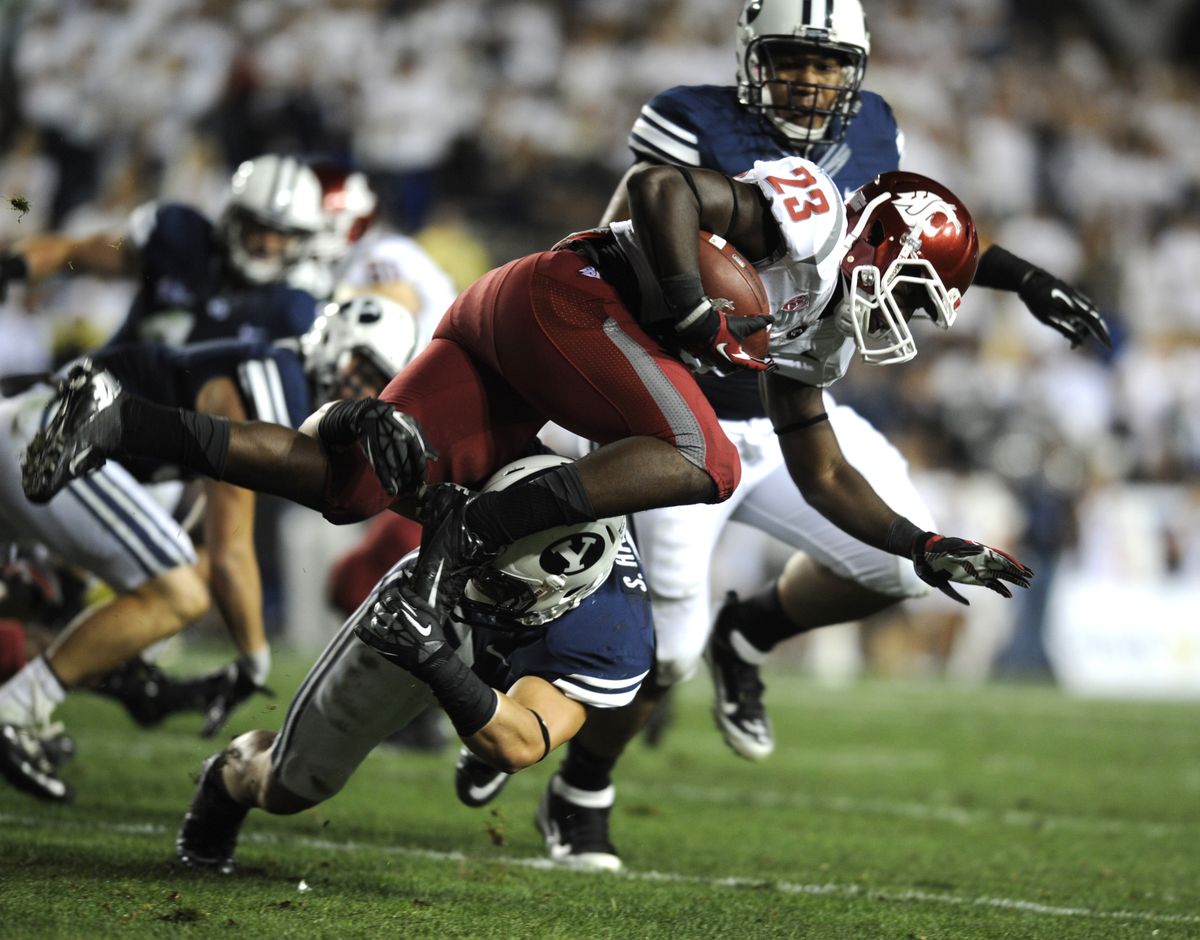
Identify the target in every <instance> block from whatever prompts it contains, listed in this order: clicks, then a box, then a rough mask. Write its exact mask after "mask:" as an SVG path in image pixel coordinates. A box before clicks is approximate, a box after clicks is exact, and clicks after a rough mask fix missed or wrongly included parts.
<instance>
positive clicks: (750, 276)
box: [700, 231, 771, 358]
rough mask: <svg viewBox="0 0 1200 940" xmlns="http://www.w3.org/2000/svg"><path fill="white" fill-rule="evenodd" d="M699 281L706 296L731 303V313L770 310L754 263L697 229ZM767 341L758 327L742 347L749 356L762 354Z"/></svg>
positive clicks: (756, 313)
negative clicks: (758, 330) (698, 233)
mask: <svg viewBox="0 0 1200 940" xmlns="http://www.w3.org/2000/svg"><path fill="white" fill-rule="evenodd" d="M700 283H701V284H703V285H704V292H705V293H706V294H708V296H709V297H711V298H717V297H722V298H724V299H725V300H728V301H729V302H730V303H732V304H733V310H731V311H728V312H729V313H731V314H732V315H734V316H739V317H756V316H759V315H761V314H769V313H770V312H771V302H770V300H768V299H767V289H766V288H765V287H764V286H763V282H762V280H761V279H760V278H759V276H758V272H757V271H755V270H754V265H752V264H751V263H750V262H749V261H747V260H746V259H745V258H743V257H742V255H741V252H739V251H738V250H737V249H736V248H734V247H733V245H731V244H729V242H727V241H726V240H725V239H724V238H722V237H721V236H720V235H713V234H712V233H711V232H704V231H702V232H700ZM769 344H770V337H769V336H768V334H767V331H766V330H762V331H761V332H759V333H756V334H754V335H753V337H752V338H751V339H748V340H747V341H746V343H745V349H746V352H748V353H750V355H752V356H758V357H760V358H765V357H766V355H767V347H768V345H769Z"/></svg>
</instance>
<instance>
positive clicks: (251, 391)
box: [173, 340, 312, 428]
mask: <svg viewBox="0 0 1200 940" xmlns="http://www.w3.org/2000/svg"><path fill="white" fill-rule="evenodd" d="M173 357H174V358H173V362H174V364H175V366H174V368H175V371H176V372H177V373H178V374H179V375H180V376H182V377H184V378H185V379H186V383H187V388H188V397H189V399H190V400H189V401H188V402H186V403H184V407H194V405H195V399H196V396H197V395H198V394H199V393H200V389H201V388H203V387H204V386H205V384H207V383H208V382H210V381H211V380H213V379H215V378H222V377H223V378H228V379H230V380H231V381H233V383H234V384H235V385H236V386H237V389H238V392H239V393H240V395H241V398H242V404H243V405H244V406H245V408H246V416H247V417H248V418H249V419H250V420H253V421H266V422H269V423H271V424H280V425H283V426H284V427H291V428H295V427H299V426H300V423H301V422H302V421H303V420H304V419H305V418H306V417H307V416H308V415H309V413H310V412H311V411H312V396H311V394H310V393H309V390H308V382H307V380H306V379H305V375H304V366H303V364H302V363H301V360H300V356H299V354H298V353H297V352H295V351H294V350H292V349H288V348H286V347H282V346H273V345H271V344H269V343H263V342H256V341H249V342H247V341H243V340H212V341H210V342H206V343H194V344H192V345H190V346H186V347H184V348H182V349H179V350H175V351H173Z"/></svg>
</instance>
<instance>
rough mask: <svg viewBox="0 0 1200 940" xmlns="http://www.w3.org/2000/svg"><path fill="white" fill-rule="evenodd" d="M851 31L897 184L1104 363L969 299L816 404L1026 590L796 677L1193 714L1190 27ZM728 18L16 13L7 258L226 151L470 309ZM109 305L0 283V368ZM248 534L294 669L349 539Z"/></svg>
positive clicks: (88, 334)
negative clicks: (978, 240)
mask: <svg viewBox="0 0 1200 940" xmlns="http://www.w3.org/2000/svg"><path fill="white" fill-rule="evenodd" d="M865 5H866V8H867V12H868V16H869V18H870V24H871V28H872V39H873V46H872V58H871V64H870V67H869V69H868V72H867V82H866V87H867V88H869V89H871V90H874V91H878V92H880V93H882V94H883V95H884V96H885V97H886V98H887V99H888V100H889V101H890V103H891V104H892V106H893V107H894V109H895V110H896V113H897V116H898V118H899V121H900V125H901V127H902V128H903V129H904V131H905V134H906V159H905V161H904V165H905V166H906V168H909V169H913V170H917V171H920V172H925V173H928V174H929V175H932V176H935V177H937V178H939V179H941V180H943V181H944V182H946V183H947V184H948V185H949V186H950V187H951V188H953V189H954V190H955V191H956V192H958V193H959V194H960V195H962V196H963V198H964V199H965V201H966V202H967V204H968V205H969V206H971V207H972V210H973V212H974V214H975V216H976V219H977V221H978V222H979V223H980V226H981V229H982V231H983V233H984V235H985V236H986V237H988V238H994V239H995V240H996V241H998V242H1000V243H1001V244H1004V245H1007V246H1009V247H1011V248H1013V250H1014V251H1016V252H1018V253H1019V254H1021V255H1022V256H1024V257H1027V258H1029V259H1031V260H1033V261H1035V262H1037V263H1039V264H1041V265H1042V266H1044V267H1046V268H1048V269H1049V270H1051V271H1054V272H1055V273H1057V274H1060V275H1061V276H1063V277H1064V278H1066V279H1068V280H1071V281H1072V282H1074V283H1076V284H1078V285H1079V286H1081V287H1082V288H1083V289H1084V290H1086V291H1087V292H1088V293H1089V294H1090V295H1091V296H1093V297H1094V298H1095V299H1096V301H1097V302H1098V304H1099V306H1100V307H1101V309H1102V311H1103V313H1104V315H1105V316H1106V318H1107V319H1108V322H1109V324H1110V326H1111V327H1112V329H1113V336H1114V349H1113V351H1112V352H1111V353H1106V352H1104V351H1103V350H1100V349H1099V348H1098V347H1095V348H1093V347H1091V346H1089V347H1086V348H1082V349H1079V350H1076V351H1070V350H1069V349H1068V347H1067V344H1066V342H1065V341H1064V340H1063V339H1062V338H1061V337H1059V336H1058V334H1056V333H1054V332H1053V331H1051V330H1048V329H1047V328H1045V327H1043V326H1041V325H1040V324H1038V323H1037V322H1036V321H1034V320H1033V319H1032V318H1031V317H1030V316H1029V315H1028V314H1027V313H1026V312H1025V311H1024V309H1023V308H1022V307H1021V305H1020V304H1019V302H1018V301H1017V300H1016V298H1015V297H1006V296H1001V295H997V294H995V293H993V292H987V291H973V292H971V293H970V294H969V295H968V297H967V301H966V305H965V307H964V311H963V316H961V317H960V319H959V321H958V323H957V324H956V326H955V329H954V331H953V333H952V334H950V335H948V336H942V335H934V334H932V333H929V332H926V333H924V334H918V342H919V343H921V344H922V350H923V352H922V354H921V355H920V356H919V357H918V359H917V360H916V361H915V362H914V363H912V364H910V365H907V366H905V367H904V368H902V369H896V370H891V369H869V368H867V367H864V366H859V367H857V368H855V369H853V370H851V374H850V377H849V378H848V379H847V380H846V381H845V382H844V383H841V384H840V385H839V387H838V393H839V397H840V398H841V399H843V400H846V401H851V402H853V403H854V404H855V405H856V406H857V407H859V408H860V410H862V412H863V413H864V414H866V415H868V416H869V417H870V418H871V419H872V420H874V421H875V422H876V423H877V424H878V425H879V426H880V427H882V428H884V429H885V430H887V431H888V433H889V434H890V435H891V436H892V437H893V439H894V440H896V442H897V443H898V444H900V445H901V447H902V449H903V450H904V451H905V453H906V455H907V456H908V457H909V459H910V461H912V463H913V464H914V466H915V467H917V468H918V470H917V478H918V480H919V481H920V484H921V486H922V487H923V489H924V490H925V492H926V493H927V495H928V496H929V498H930V501H931V505H932V506H933V508H934V510H935V512H936V514H937V515H938V517H939V518H940V519H941V520H942V521H943V525H944V527H945V528H946V529H947V530H952V531H954V532H961V533H964V534H970V535H972V536H978V537H980V538H983V539H984V540H986V541H988V542H990V543H992V544H997V545H1003V546H1006V547H1011V548H1013V549H1014V550H1015V552H1016V554H1018V556H1019V557H1021V558H1022V559H1023V560H1025V561H1027V562H1029V563H1030V564H1031V565H1032V566H1033V567H1034V568H1036V569H1037V570H1038V571H1039V576H1038V578H1037V580H1036V582H1035V585H1034V589H1033V590H1031V591H1030V592H1029V593H1028V594H1027V595H1023V596H1022V597H1021V598H1019V599H1018V600H1017V601H1016V602H1015V603H1012V602H1010V603H1006V602H1003V601H1001V600H999V599H998V598H992V597H990V596H989V597H976V598H975V600H974V603H973V604H972V606H971V608H969V610H966V611H962V610H959V609H958V608H956V607H953V605H950V604H949V603H948V602H944V601H943V599H942V598H940V597H937V598H931V599H928V600H927V601H922V602H920V603H916V604H910V605H908V607H907V610H906V611H905V613H904V614H903V615H902V616H900V617H893V618H891V619H889V620H888V621H886V622H879V623H874V624H870V625H867V627H866V628H865V629H863V630H862V631H861V632H858V631H855V630H853V629H841V628H837V629H832V630H829V631H823V632H822V634H820V635H819V639H817V640H815V641H810V642H809V643H806V644H798V645H797V647H796V648H795V649H794V650H793V655H792V659H793V660H794V661H795V662H796V663H798V664H800V665H803V666H804V667H806V668H810V669H812V670H815V671H816V672H818V673H819V674H822V675H825V676H829V677H839V676H847V675H852V674H854V673H856V672H857V671H858V670H860V669H862V668H868V669H871V670H874V671H876V672H882V673H885V674H901V675H914V674H916V675H921V674H939V673H942V672H946V673H948V674H950V675H951V676H955V677H959V678H982V677H985V676H989V675H997V674H1006V673H1022V674H1029V673H1032V674H1047V673H1048V672H1049V671H1050V670H1051V669H1053V671H1054V673H1055V674H1056V675H1057V677H1058V678H1059V679H1060V681H1063V682H1065V683H1067V684H1069V685H1071V686H1072V687H1075V688H1079V689H1082V690H1086V691H1108V692H1113V691H1116V692H1120V693H1122V694H1139V695H1141V694H1188V695H1200V617H1197V616H1196V614H1197V611H1200V587H1197V585H1200V578H1198V577H1197V574H1200V525H1198V524H1197V523H1198V522H1200V489H1198V487H1197V484H1196V482H1195V476H1196V474H1195V471H1196V468H1197V465H1198V463H1200V344H1198V342H1197V341H1198V340H1200V216H1198V215H1197V210H1198V209H1200V106H1198V105H1197V101H1198V100H1200V94H1198V88H1197V76H1196V74H1195V71H1194V66H1192V65H1190V64H1189V63H1193V62H1194V61H1195V59H1196V53H1197V51H1198V50H1197V48H1196V47H1197V45H1198V44H1200V8H1198V5H1197V4H1195V3H1188V2H1185V0H1157V2H1156V3H1153V4H1147V3H1136V4H1135V3H1133V2H1131V0H1094V2H1090V3H1088V2H1061V3H1055V4H1038V3H1034V2H1030V0H1011V2H1008V0H906V2H901V0H896V2H882V0H876V2H872V0H867V2H866V4H865ZM738 6H739V4H737V3H736V2H733V0H689V2H683V0H676V2H658V0H596V2H566V0H562V2H538V0H521V2H492V3H482V2H471V0H449V2H446V0H441V2H407V3H406V2H391V3H385V2H382V0H379V2H364V0H357V2H356V0H336V2H320V3H318V2H300V0H295V2H269V0H244V2H229V0H141V2H135V0H124V2H122V0H98V2H64V0H31V2H11V0H10V2H7V3H3V4H0V28H2V30H3V31H2V33H0V147H2V150H0V154H2V155H0V194H2V195H3V196H4V204H3V205H2V206H0V209H2V211H0V244H7V243H9V242H11V241H12V240H15V239H18V238H20V237H21V236H22V235H24V234H27V233H31V232H37V231H40V230H45V229H62V230H66V231H69V232H73V233H84V232H88V231H95V230H97V229H101V228H113V229H115V228H118V227H119V226H120V225H122V224H123V222H124V219H125V217H126V215H127V213H128V212H129V210H131V209H132V208H133V207H134V206H136V205H137V204H138V203H140V202H141V201H143V200H145V199H148V198H168V199H178V200H182V201H186V202H189V203H193V204H195V205H197V206H198V207H200V208H201V209H203V210H205V211H207V212H209V213H210V214H213V215H215V214H217V213H218V212H219V210H220V207H221V204H222V200H223V198H224V192H225V188H226V185H227V182H228V177H229V174H230V172H231V171H232V168H233V167H234V166H235V165H236V164H237V163H238V162H239V161H240V160H242V159H244V158H246V157H250V156H253V155H256V154H258V153H261V152H265V151H283V152H296V153H318V152H319V153H328V154H334V155H339V156H347V157H351V158H353V159H354V160H355V161H356V162H357V164H358V165H359V166H361V167H362V168H363V169H365V170H366V171H368V172H369V173H370V174H371V176H372V179H373V181H374V183H375V185H376V186H377V188H378V189H379V191H380V192H381V193H382V194H383V196H384V200H385V206H386V219H387V221H388V222H389V223H390V224H392V225H394V226H396V227H397V228H399V229H401V230H403V231H405V232H409V233H412V234H415V235H417V236H418V237H419V238H420V239H421V241H422V243H423V244H424V245H425V246H426V247H427V248H428V249H429V250H430V251H431V252H432V253H433V254H434V255H435V257H437V258H438V259H439V260H440V261H441V262H442V263H443V264H444V265H445V266H446V267H447V269H448V270H449V271H451V273H452V274H453V275H454V276H455V278H456V280H458V282H459V283H460V284H462V283H465V282H466V281H468V280H469V279H470V278H471V277H472V276H474V275H475V274H477V273H479V272H480V271H482V270H484V269H486V267H488V266H490V265H491V264H493V263H498V262H501V261H504V260H507V259H508V258H511V257H513V256H516V255H517V254H520V253H523V252H525V251H527V250H531V249H536V248H539V247H544V246H546V245H549V244H551V243H552V242H554V241H555V240H557V238H558V237H559V236H561V235H562V234H564V233H566V232H568V231H571V230H574V229H579V228H585V227H588V226H590V225H592V224H594V223H595V221H596V220H597V219H598V218H599V216H600V214H601V212H602V210H603V207H604V205H605V202H606V201H607V198H608V195H609V193H610V192H611V189H612V187H613V184H614V183H615V182H616V180H617V179H618V178H619V176H620V174H621V172H622V171H623V170H624V169H625V167H626V166H627V165H628V163H629V160H630V157H629V153H628V150H627V148H626V146H625V135H626V133H627V131H628V128H629V126H630V124H631V123H632V120H633V118H634V116H635V115H636V113H637V110H638V108H639V107H640V105H641V104H642V103H643V102H644V101H645V100H646V99H647V98H648V97H649V96H650V95H651V94H653V93H654V92H656V91H658V90H661V89H662V88H665V87H667V86H670V85H673V84H680V83H705V82H709V83H728V82H731V81H732V80H733V64H734V60H733V24H734V20H735V18H736V14H737V10H738ZM18 196H19V197H22V198H23V199H25V200H27V202H28V211H24V210H23V209H22V208H18V206H17V205H14V204H12V203H10V201H9V200H10V199H12V198H13V197H18ZM128 299H129V287H128V285H119V284H106V283H101V282H96V281H89V280H86V279H82V278H73V279H68V280H64V281H63V282H61V283H55V284H51V285H49V286H47V287H45V288H41V289H38V290H36V291H32V290H31V291H22V290H19V289H18V290H14V291H12V292H10V295H9V299H8V302H7V304H6V305H4V306H3V307H2V308H0V373H3V372H28V371H32V370H35V369H38V368H43V367H45V366H48V365H50V364H51V363H52V362H55V361H60V360H61V359H62V358H64V357H66V356H69V355H71V354H72V353H73V352H75V351H78V350H79V349H81V348H87V347H89V346H90V345H93V344H95V343H98V342H100V341H101V340H102V339H103V338H104V336H105V335H106V332H107V331H108V330H110V329H112V328H113V327H114V326H115V324H116V323H117V322H119V320H120V318H121V316H122V314H123V312H124V309H125V305H126V304H127V302H128ZM264 516H265V521H264V524H263V532H262V535H261V540H262V542H263V547H264V549H265V552H266V555H267V562H268V564H269V565H270V567H271V572H272V574H271V584H272V591H271V594H270V605H271V607H270V619H271V622H272V625H273V629H274V631H275V634H276V636H277V639H278V640H279V641H280V642H287V641H291V642H292V643H295V644H301V645H312V644H313V643H316V642H319V638H320V636H322V635H324V634H326V633H327V631H328V630H329V629H330V628H331V626H332V615H330V616H329V617H325V616H322V615H320V614H318V613H316V612H317V611H320V609H321V608H320V604H319V603H318V601H319V579H317V578H314V577H313V576H312V572H313V571H314V569H318V570H319V568H320V566H321V565H323V564H324V561H325V560H326V559H327V558H328V556H329V555H330V554H331V553H332V552H333V551H334V550H335V549H336V547H337V546H339V545H343V544H346V543H347V542H348V541H349V539H350V537H351V533H347V532H345V531H342V532H335V531H333V530H331V529H329V528H328V527H326V526H323V525H322V524H321V523H320V522H319V520H316V519H315V517H313V516H311V515H310V514H306V513H302V512H300V511H298V510H292V509H290V508H285V507H278V506H277V507H275V509H274V511H272V512H269V513H266V514H264ZM298 533H303V538H298V537H297V534H298ZM746 539H747V535H746V533H744V532H742V533H738V532H731V534H730V540H729V543H728V544H727V545H726V546H725V550H724V551H723V552H722V554H721V555H720V556H719V557H718V559H717V562H716V567H717V570H718V572H719V575H720V577H719V582H718V583H717V584H716V587H717V588H718V589H720V588H722V587H725V586H734V587H751V586H754V585H755V584H756V583H757V582H758V581H759V580H761V579H762V578H763V577H764V576H765V573H766V572H768V571H769V570H770V569H771V567H772V565H774V564H777V563H778V562H779V560H780V559H781V558H782V555H781V554H780V552H779V550H778V548H777V547H775V546H772V545H770V544H761V543H758V542H748V541H746ZM285 545H286V546H288V547H287V548H286V550H285V549H284V548H283V546H285ZM297 546H306V548H305V549H304V550H301V549H298V548H297ZM308 546H312V547H311V548H307V547H308ZM976 593H977V594H978V593H979V592H976ZM1043 641H1044V642H1043ZM1047 651H1048V652H1049V657H1050V660H1052V662H1048V661H1047V658H1046V652H1047Z"/></svg>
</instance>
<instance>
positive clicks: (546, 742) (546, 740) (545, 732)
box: [529, 708, 550, 764]
mask: <svg viewBox="0 0 1200 940" xmlns="http://www.w3.org/2000/svg"><path fill="white" fill-rule="evenodd" d="M529 713H530V714H531V715H533V717H534V718H536V719H537V723H538V727H539V728H540V729H541V731H542V745H543V747H544V748H545V749H544V750H543V751H542V756H541V757H539V758H538V759H537V762H538V763H539V764H540V763H541V762H542V761H544V760H545V759H546V756H547V755H548V754H549V753H550V729H549V728H547V727H546V722H544V721H542V716H541V715H539V714H538V713H537V712H535V711H534V710H533V709H532V708H531V709H529Z"/></svg>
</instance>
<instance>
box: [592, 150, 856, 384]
mask: <svg viewBox="0 0 1200 940" xmlns="http://www.w3.org/2000/svg"><path fill="white" fill-rule="evenodd" d="M737 178H738V179H739V180H741V181H743V182H745V183H750V184H757V186H758V187H759V189H760V190H762V193H763V195H764V196H765V197H766V199H767V201H768V202H769V203H770V207H771V214H772V216H773V217H774V219H775V221H776V222H777V223H778V225H779V228H780V231H781V232H782V233H783V238H784V251H783V253H782V254H781V255H780V256H779V257H777V258H772V259H770V260H768V261H762V262H759V263H758V264H756V265H755V266H754V268H755V270H756V271H757V272H758V276H759V278H761V279H762V282H763V286H764V287H765V288H766V290H767V299H768V300H769V301H770V304H771V312H772V313H773V314H774V316H775V323H774V325H773V326H772V327H771V348H770V352H771V358H772V359H774V360H775V364H776V366H777V368H778V370H779V374H781V375H783V376H786V377H787V378H791V379H797V380H798V381H801V382H804V383H805V384H807V385H816V386H819V387H821V388H824V387H825V386H828V385H832V384H833V383H834V382H836V381H837V380H838V379H840V378H841V377H842V376H843V375H845V374H846V369H847V368H848V367H849V365H850V360H851V359H852V358H853V357H854V352H855V346H854V338H853V333H852V332H851V331H850V330H847V329H846V328H845V325H844V324H843V325H839V320H841V319H842V318H840V317H838V316H837V315H836V314H835V313H834V312H833V311H830V312H829V313H828V314H826V308H827V307H828V306H829V303H830V300H831V299H832V298H833V296H834V294H835V293H836V292H837V288H838V284H839V281H840V278H841V273H840V265H841V260H842V251H841V246H842V244H843V242H844V241H845V239H846V208H845V206H844V205H843V204H842V195H841V192H840V191H839V190H838V188H837V186H836V185H835V184H834V182H833V180H832V179H830V178H829V174H827V173H826V172H825V171H824V170H822V169H821V168H820V167H819V166H817V164H815V163H812V162H810V161H808V160H805V159H803V158H801V157H785V158H784V159H782V160H771V161H765V160H759V161H758V162H756V163H755V164H754V168H753V169H751V170H747V171H746V172H745V173H742V174H741V175H740V176H738V177H737ZM610 229H611V231H612V233H613V237H614V238H615V239H616V241H617V244H618V245H620V247H621V250H622V251H623V252H624V254H625V256H626V258H627V259H628V260H629V263H630V265H631V266H632V267H633V271H634V274H635V276H636V277H637V279H638V283H639V284H643V285H646V284H653V283H654V282H655V278H654V274H653V272H652V271H651V269H650V263H649V261H648V260H647V259H646V256H645V253H644V252H643V251H642V249H641V245H640V244H639V243H638V240H637V237H636V235H635V234H634V229H633V223H632V222H630V221H624V222H614V223H613V224H612V225H611V226H610ZM644 296H648V295H646V294H645V293H644ZM823 314H825V315H824V316H823Z"/></svg>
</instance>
